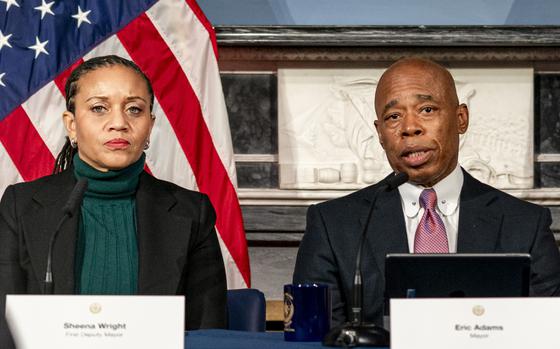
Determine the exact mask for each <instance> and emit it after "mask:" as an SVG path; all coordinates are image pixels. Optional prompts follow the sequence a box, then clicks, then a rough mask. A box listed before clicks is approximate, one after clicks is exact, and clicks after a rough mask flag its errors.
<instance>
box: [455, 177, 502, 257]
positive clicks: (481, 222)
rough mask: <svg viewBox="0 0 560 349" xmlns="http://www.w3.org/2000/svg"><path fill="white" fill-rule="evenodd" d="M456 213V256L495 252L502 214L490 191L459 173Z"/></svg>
mask: <svg viewBox="0 0 560 349" xmlns="http://www.w3.org/2000/svg"><path fill="white" fill-rule="evenodd" d="M463 174H464V178H465V179H464V183H463V188H462V190H461V201H460V202H461V205H460V211H459V232H458V236H457V252H458V253H489V252H495V251H496V249H497V246H498V240H499V235H500V231H501V226H502V221H503V212H502V211H501V209H500V207H499V205H498V204H497V202H496V200H497V196H496V195H495V193H494V190H492V188H490V187H488V186H486V185H484V184H482V183H480V182H479V181H477V180H476V179H474V178H473V177H472V176H471V175H469V174H468V173H467V172H466V171H464V170H463Z"/></svg>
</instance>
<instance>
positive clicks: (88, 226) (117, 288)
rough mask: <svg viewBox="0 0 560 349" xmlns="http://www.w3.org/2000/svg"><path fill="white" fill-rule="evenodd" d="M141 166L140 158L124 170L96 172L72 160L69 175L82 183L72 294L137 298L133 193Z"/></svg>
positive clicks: (134, 202) (142, 158) (83, 163)
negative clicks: (84, 183) (70, 173)
mask: <svg viewBox="0 0 560 349" xmlns="http://www.w3.org/2000/svg"><path fill="white" fill-rule="evenodd" d="M144 161H145V155H144V154H142V156H141V157H140V159H138V161H136V162H135V163H133V164H132V165H130V166H128V167H127V168H124V169H122V170H118V171H108V172H101V171H98V170H96V169H94V168H93V167H91V166H90V165H88V164H87V163H85V162H84V161H82V160H81V159H80V157H79V156H78V154H76V155H75V156H74V176H75V177H76V178H77V179H80V178H87V180H88V188H87V190H86V192H85V194H84V200H83V202H82V206H81V216H80V226H79V233H78V241H77V244H76V260H75V270H74V272H75V290H76V293H77V294H96V295H103V294H106V295H119V294H124V295H131V294H136V293H137V289H138V246H137V243H136V201H135V194H136V189H137V188H138V178H139V175H140V173H141V172H142V170H143V168H144Z"/></svg>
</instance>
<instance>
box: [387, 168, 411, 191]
mask: <svg viewBox="0 0 560 349" xmlns="http://www.w3.org/2000/svg"><path fill="white" fill-rule="evenodd" d="M406 181H408V175H407V174H406V172H399V173H397V174H395V175H394V176H391V177H389V178H388V179H387V185H388V186H389V190H393V189H395V188H397V187H398V186H400V185H401V184H404V183H405V182H406Z"/></svg>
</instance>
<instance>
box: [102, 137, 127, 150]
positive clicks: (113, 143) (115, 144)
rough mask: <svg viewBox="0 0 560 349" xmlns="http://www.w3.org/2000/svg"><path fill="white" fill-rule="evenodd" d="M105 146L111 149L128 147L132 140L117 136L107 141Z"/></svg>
mask: <svg viewBox="0 0 560 349" xmlns="http://www.w3.org/2000/svg"><path fill="white" fill-rule="evenodd" d="M105 146H106V147H108V148H110V149H115V150H117V149H126V148H128V147H129V146H130V142H129V141H127V140H126V139H122V138H115V139H111V140H110V141H108V142H105Z"/></svg>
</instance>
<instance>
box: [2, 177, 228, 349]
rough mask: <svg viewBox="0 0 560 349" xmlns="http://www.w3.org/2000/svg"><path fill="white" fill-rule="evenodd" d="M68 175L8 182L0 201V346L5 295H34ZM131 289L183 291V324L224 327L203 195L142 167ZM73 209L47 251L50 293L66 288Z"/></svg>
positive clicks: (210, 212) (219, 269)
mask: <svg viewBox="0 0 560 349" xmlns="http://www.w3.org/2000/svg"><path fill="white" fill-rule="evenodd" d="M75 183H76V180H75V179H74V176H73V174H72V171H70V170H67V171H64V172H63V173H61V174H58V175H53V176H47V177H43V178H41V179H38V180H36V181H33V182H28V183H19V184H16V185H12V186H9V187H8V188H7V189H6V191H5V193H4V196H3V197H2V201H1V202H0V312H1V314H2V316H0V318H1V320H0V348H7V347H9V342H10V338H9V333H8V330H7V327H6V322H5V319H4V316H3V314H4V312H5V296H6V294H41V293H42V280H44V274H45V268H46V259H47V250H48V243H49V239H50V237H51V235H52V233H53V232H54V230H55V229H56V225H57V223H58V221H59V220H60V218H61V217H62V207H63V206H64V204H65V203H66V201H67V200H68V197H69V195H70V192H71V191H72V188H73V186H74V184H75ZM136 211H137V215H136V216H137V220H138V221H137V241H138V259H139V260H138V274H139V275H138V294H139V295H176V294H177V295H185V296H186V297H185V302H186V306H185V307H186V311H185V315H186V319H185V324H186V328H187V329H197V328H224V327H225V326H226V277H225V271H224V265H223V260H222V255H221V252H220V246H219V244H218V238H217V236H216V231H215V230H214V222H215V219H216V215H215V212H214V209H213V207H212V205H211V203H210V201H209V200H208V197H207V196H206V195H204V194H201V193H198V192H193V191H190V190H186V189H184V188H181V187H179V186H177V185H175V184H172V183H169V182H165V181H162V180H158V179H156V178H154V177H152V176H151V175H149V174H147V173H145V172H143V173H142V174H141V175H140V180H139V185H138V190H137V192H136ZM78 217H79V215H74V217H73V218H71V219H70V220H69V221H67V222H66V223H65V224H64V225H63V227H62V229H61V230H60V232H59V234H58V237H57V240H56V243H55V246H54V250H53V278H54V293H55V294H73V293H74V255H75V244H76V234H77V231H78V223H79V221H78V219H79V218H78Z"/></svg>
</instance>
